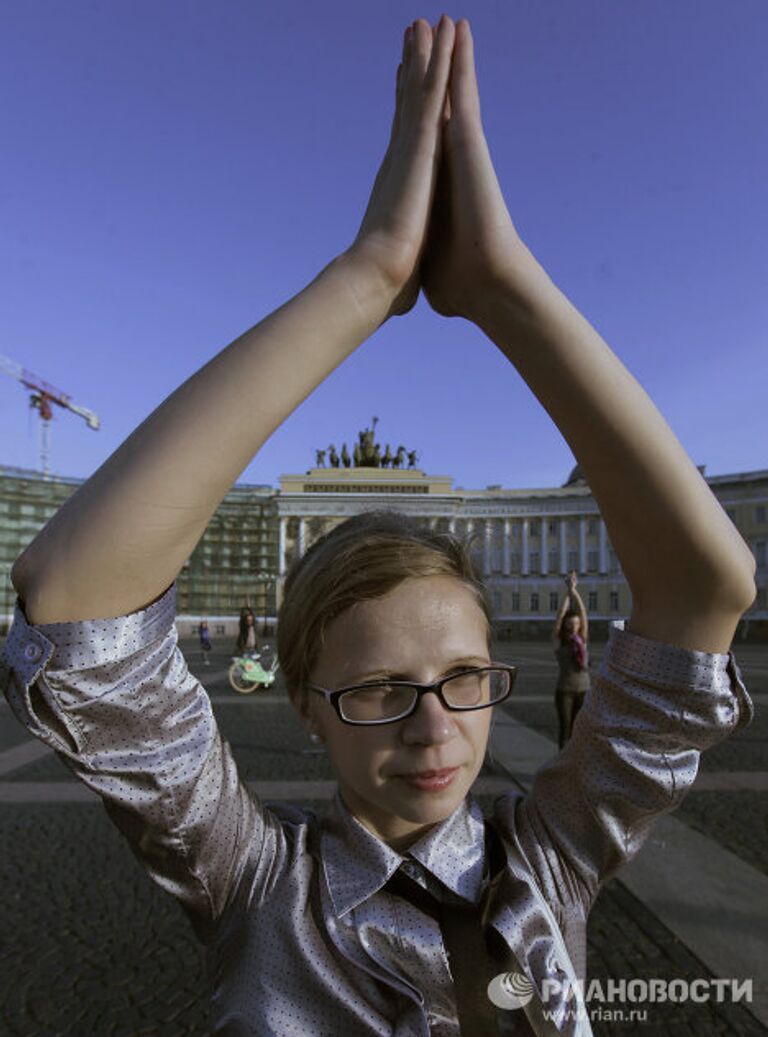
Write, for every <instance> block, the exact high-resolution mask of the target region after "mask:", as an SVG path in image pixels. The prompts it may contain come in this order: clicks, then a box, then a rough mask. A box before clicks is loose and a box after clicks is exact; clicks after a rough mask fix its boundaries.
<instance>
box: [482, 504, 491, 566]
mask: <svg viewBox="0 0 768 1037" xmlns="http://www.w3.org/2000/svg"><path fill="white" fill-rule="evenodd" d="M492 546H493V519H489V518H487V519H486V520H485V531H484V543H483V576H490V575H491V547H492Z"/></svg>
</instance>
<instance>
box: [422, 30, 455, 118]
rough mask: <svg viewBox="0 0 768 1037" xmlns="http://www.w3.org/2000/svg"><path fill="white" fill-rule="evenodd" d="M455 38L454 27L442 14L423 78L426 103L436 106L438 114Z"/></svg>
mask: <svg viewBox="0 0 768 1037" xmlns="http://www.w3.org/2000/svg"><path fill="white" fill-rule="evenodd" d="M455 38H456V27H455V26H454V24H453V22H452V21H451V19H450V18H449V17H448V16H447V15H443V16H442V18H441V19H440V21H439V22H438V24H437V27H436V30H435V35H434V45H433V47H432V54H431V56H430V60H429V67H428V68H427V73H426V76H425V80H424V88H425V91H426V93H427V96H428V103H429V104H430V106H437V111H438V112H439V113H440V114H442V111H443V107H444V104H445V96H446V93H447V89H448V79H449V77H450V73H451V58H452V56H453V48H454V43H455ZM436 114H437V113H436Z"/></svg>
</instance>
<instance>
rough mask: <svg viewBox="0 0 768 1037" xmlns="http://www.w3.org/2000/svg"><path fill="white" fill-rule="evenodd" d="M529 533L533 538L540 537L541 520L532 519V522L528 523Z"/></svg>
mask: <svg viewBox="0 0 768 1037" xmlns="http://www.w3.org/2000/svg"><path fill="white" fill-rule="evenodd" d="M528 532H529V534H530V535H531V536H532V537H537V536H538V535H539V520H538V519H531V520H530V522H529V523H528Z"/></svg>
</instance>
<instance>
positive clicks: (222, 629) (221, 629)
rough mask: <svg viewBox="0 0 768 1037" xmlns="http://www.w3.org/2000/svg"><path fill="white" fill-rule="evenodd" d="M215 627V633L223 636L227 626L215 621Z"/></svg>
mask: <svg viewBox="0 0 768 1037" xmlns="http://www.w3.org/2000/svg"><path fill="white" fill-rule="evenodd" d="M215 629H216V633H217V634H219V635H220V636H221V637H223V636H224V634H226V632H227V628H226V627H225V626H224V624H223V623H217V624H216V628H215Z"/></svg>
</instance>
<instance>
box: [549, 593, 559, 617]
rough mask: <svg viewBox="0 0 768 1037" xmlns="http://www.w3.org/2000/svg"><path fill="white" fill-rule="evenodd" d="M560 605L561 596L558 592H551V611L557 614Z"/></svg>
mask: <svg viewBox="0 0 768 1037" xmlns="http://www.w3.org/2000/svg"><path fill="white" fill-rule="evenodd" d="M559 604H560V595H559V594H558V593H557V591H550V592H549V611H550V612H557V606H558V605H559Z"/></svg>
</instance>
